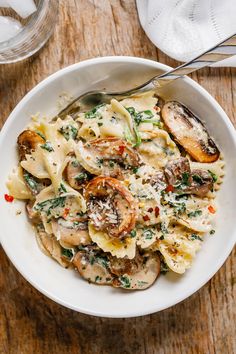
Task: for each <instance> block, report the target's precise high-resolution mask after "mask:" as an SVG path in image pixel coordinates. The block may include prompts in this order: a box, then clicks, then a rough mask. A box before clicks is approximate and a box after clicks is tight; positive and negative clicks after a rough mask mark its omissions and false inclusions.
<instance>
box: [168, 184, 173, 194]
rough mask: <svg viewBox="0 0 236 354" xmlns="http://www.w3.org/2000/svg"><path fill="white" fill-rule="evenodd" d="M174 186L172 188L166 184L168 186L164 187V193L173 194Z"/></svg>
mask: <svg viewBox="0 0 236 354" xmlns="http://www.w3.org/2000/svg"><path fill="white" fill-rule="evenodd" d="M174 189H175V188H174V186H172V184H168V186H167V187H166V192H167V193H169V192H174Z"/></svg>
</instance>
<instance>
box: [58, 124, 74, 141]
mask: <svg viewBox="0 0 236 354" xmlns="http://www.w3.org/2000/svg"><path fill="white" fill-rule="evenodd" d="M59 132H60V133H61V134H62V135H63V136H64V138H65V139H66V140H69V139H74V140H75V139H76V137H77V134H78V129H77V128H76V127H74V126H73V125H71V124H69V125H66V126H64V127H61V128H60V129H59Z"/></svg>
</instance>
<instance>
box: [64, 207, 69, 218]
mask: <svg viewBox="0 0 236 354" xmlns="http://www.w3.org/2000/svg"><path fill="white" fill-rule="evenodd" d="M69 212H70V209H69V208H65V210H64V213H63V218H64V219H65V218H66V217H67V215H68V214H69Z"/></svg>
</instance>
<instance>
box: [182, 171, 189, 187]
mask: <svg viewBox="0 0 236 354" xmlns="http://www.w3.org/2000/svg"><path fill="white" fill-rule="evenodd" d="M182 184H184V185H186V186H188V185H189V173H188V172H183V173H182Z"/></svg>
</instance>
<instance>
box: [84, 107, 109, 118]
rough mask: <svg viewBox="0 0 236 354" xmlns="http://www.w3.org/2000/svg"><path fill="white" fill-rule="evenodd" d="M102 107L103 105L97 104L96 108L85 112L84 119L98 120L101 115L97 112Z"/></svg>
mask: <svg viewBox="0 0 236 354" xmlns="http://www.w3.org/2000/svg"><path fill="white" fill-rule="evenodd" d="M103 106H105V103H102V104H99V105H98V106H96V107H94V108H93V109H91V111H88V112H86V113H85V118H87V119H94V118H100V117H101V113H100V112H99V109H100V108H101V107H103Z"/></svg>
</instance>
